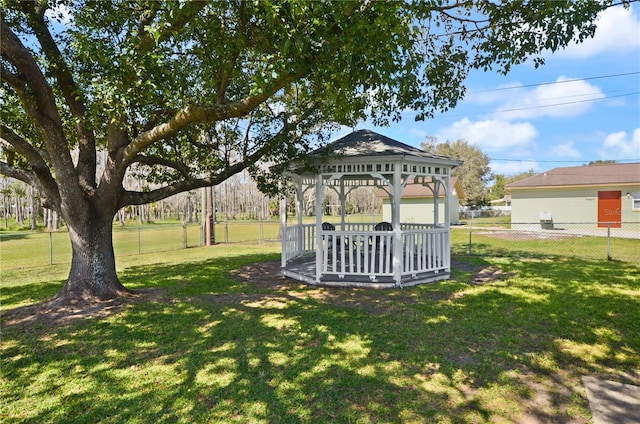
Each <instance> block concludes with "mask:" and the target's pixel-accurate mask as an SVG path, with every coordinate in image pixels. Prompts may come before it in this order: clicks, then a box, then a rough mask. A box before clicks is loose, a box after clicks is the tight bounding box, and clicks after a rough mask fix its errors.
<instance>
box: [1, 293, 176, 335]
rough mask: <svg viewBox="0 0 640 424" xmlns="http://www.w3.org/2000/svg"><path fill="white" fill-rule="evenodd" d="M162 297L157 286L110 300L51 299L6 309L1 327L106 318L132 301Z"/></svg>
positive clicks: (159, 298)
mask: <svg viewBox="0 0 640 424" xmlns="http://www.w3.org/2000/svg"><path fill="white" fill-rule="evenodd" d="M163 297H164V294H163V291H162V290H160V289H145V290H137V291H135V292H131V293H128V294H127V295H124V296H121V297H118V298H115V299H110V300H100V299H92V298H87V299H79V300H72V301H69V302H67V303H63V304H61V303H60V302H58V301H56V299H55V298H54V299H52V300H49V301H45V302H42V303H37V304H35V305H28V306H22V307H18V308H15V309H11V310H8V311H5V312H3V313H2V314H1V315H0V319H1V320H2V326H3V327H12V326H29V325H33V324H35V323H41V324H45V325H50V326H61V325H66V324H69V323H71V322H74V321H78V320H85V319H91V318H100V319H102V318H107V317H110V316H112V315H115V314H117V313H118V312H121V311H122V310H124V309H125V308H127V307H128V306H129V305H131V304H134V303H138V302H144V301H160V300H161V299H162V298H163Z"/></svg>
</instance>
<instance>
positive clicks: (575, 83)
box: [493, 76, 605, 120]
mask: <svg viewBox="0 0 640 424" xmlns="http://www.w3.org/2000/svg"><path fill="white" fill-rule="evenodd" d="M507 91H508V92H509V93H508V94H509V96H508V100H506V101H505V102H503V103H502V104H500V105H499V106H497V107H496V109H494V111H493V113H494V114H495V115H496V116H499V117H500V118H502V119H507V120H510V119H522V118H539V117H544V116H549V117H566V116H578V115H581V114H583V113H585V112H586V111H587V110H589V108H590V107H591V105H592V104H593V100H595V99H602V98H604V97H605V95H604V93H603V92H602V90H600V88H598V87H596V86H595V85H591V84H589V83H588V82H586V81H584V80H573V79H572V78H567V77H564V76H560V77H558V78H557V79H556V81H555V84H545V85H540V86H538V87H535V88H534V89H533V90H525V89H514V90H507Z"/></svg>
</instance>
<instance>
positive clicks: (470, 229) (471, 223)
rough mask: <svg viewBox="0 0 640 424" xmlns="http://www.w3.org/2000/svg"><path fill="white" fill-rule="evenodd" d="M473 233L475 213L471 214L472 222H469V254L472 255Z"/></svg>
mask: <svg viewBox="0 0 640 424" xmlns="http://www.w3.org/2000/svg"><path fill="white" fill-rule="evenodd" d="M471 233H473V215H471V222H470V223H469V256H471Z"/></svg>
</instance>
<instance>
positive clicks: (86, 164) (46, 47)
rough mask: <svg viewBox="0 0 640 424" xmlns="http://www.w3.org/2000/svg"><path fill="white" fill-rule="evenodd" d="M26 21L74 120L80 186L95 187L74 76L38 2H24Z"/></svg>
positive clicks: (90, 141)
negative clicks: (28, 22)
mask: <svg viewBox="0 0 640 424" xmlns="http://www.w3.org/2000/svg"><path fill="white" fill-rule="evenodd" d="M24 5H25V8H26V9H27V10H26V12H27V14H28V16H29V17H30V19H29V21H30V23H31V26H32V27H33V30H34V32H35V35H36V38H37V39H38V42H39V43H40V46H41V47H42V51H43V52H44V54H45V56H46V58H47V61H48V62H49V64H50V68H49V71H50V72H51V74H52V75H53V76H54V77H55V78H56V81H57V82H58V87H59V88H60V91H61V92H62V95H63V97H64V99H65V102H66V103H67V105H68V106H69V110H70V112H71V114H72V115H73V116H74V117H75V118H77V119H76V132H77V134H78V174H79V176H80V183H81V184H82V185H83V186H84V187H85V188H92V187H95V184H96V181H95V176H96V144H95V136H94V134H93V131H92V130H90V129H89V128H87V127H86V126H85V125H84V124H83V121H84V119H85V118H86V117H85V114H86V106H85V104H86V100H85V98H84V96H83V94H82V92H81V90H80V89H79V87H78V85H77V84H76V82H75V81H74V78H73V75H72V73H71V71H70V70H69V67H68V66H67V63H66V62H65V60H64V58H63V57H62V53H61V52H60V50H59V49H58V46H57V44H56V42H55V40H54V39H53V36H52V35H51V32H50V31H49V28H48V27H47V23H46V22H45V18H44V13H45V11H46V7H45V6H42V5H41V3H38V2H25V3H24Z"/></svg>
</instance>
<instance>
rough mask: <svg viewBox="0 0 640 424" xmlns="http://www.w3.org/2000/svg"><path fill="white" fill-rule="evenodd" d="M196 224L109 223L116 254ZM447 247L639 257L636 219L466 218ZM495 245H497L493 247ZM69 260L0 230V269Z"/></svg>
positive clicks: (149, 249)
mask: <svg viewBox="0 0 640 424" xmlns="http://www.w3.org/2000/svg"><path fill="white" fill-rule="evenodd" d="M215 241H216V243H252V244H267V243H280V224H279V222H275V221H238V222H236V221H228V222H217V223H216V224H215ZM203 244H204V233H203V230H202V227H201V226H200V225H199V224H182V225H181V224H156V225H153V224H152V225H143V226H125V227H114V229H113V246H114V250H115V254H116V256H128V255H137V254H145V253H153V252H164V251H171V250H178V249H186V248H189V247H196V246H202V245H203ZM451 248H452V250H453V253H455V254H461V255H483V254H488V255H495V254H503V255H505V256H512V257H513V256H519V257H531V256H560V257H571V256H575V257H580V258H588V259H593V260H607V259H609V260H620V261H625V262H632V263H633V262H635V263H638V262H640V223H637V222H635V223H625V222H623V223H620V224H611V223H600V224H598V223H595V222H594V223H554V224H553V226H552V227H549V226H546V227H545V226H543V225H541V223H539V222H538V223H528V224H527V223H524V224H518V225H511V224H495V223H493V224H492V223H480V222H473V221H470V222H468V223H467V224H466V225H460V226H454V227H452V230H451ZM496 249H497V250H496ZM70 262H71V243H70V241H69V235H68V234H67V232H66V231H58V232H17V233H0V270H9V269H16V268H29V267H37V266H45V265H52V264H63V263H70Z"/></svg>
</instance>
